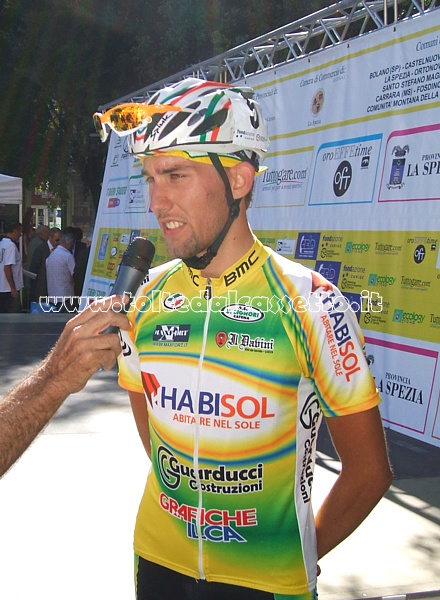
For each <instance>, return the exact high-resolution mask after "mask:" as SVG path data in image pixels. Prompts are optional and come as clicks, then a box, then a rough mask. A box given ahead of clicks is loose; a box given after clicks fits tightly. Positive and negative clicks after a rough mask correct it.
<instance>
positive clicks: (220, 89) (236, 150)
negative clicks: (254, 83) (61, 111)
mask: <svg viewBox="0 0 440 600" xmlns="http://www.w3.org/2000/svg"><path fill="white" fill-rule="evenodd" d="M252 96H253V90H252V88H248V87H239V86H235V85H231V84H227V83H218V82H214V81H204V80H203V79H196V78H190V79H184V80H182V81H179V82H178V83H176V84H175V85H173V86H170V87H165V88H163V89H161V90H160V91H158V92H157V93H156V94H154V96H152V97H151V98H150V99H149V100H148V101H147V102H144V103H128V104H121V105H119V106H115V107H114V108H111V109H110V110H108V111H107V112H105V113H104V114H101V113H95V114H94V115H93V117H94V121H95V126H96V128H97V131H98V132H99V133H100V135H101V139H102V141H105V140H106V139H107V137H108V135H109V130H110V129H112V130H114V131H115V132H116V133H117V134H118V135H119V136H124V137H125V136H127V146H128V151H129V152H130V153H131V154H135V155H137V156H151V155H160V154H164V155H173V156H181V157H183V158H188V159H190V160H195V161H199V162H204V163H209V164H212V165H213V166H214V167H215V168H216V169H217V171H218V173H219V175H220V177H221V178H222V181H223V184H224V186H225V194H226V201H227V204H228V207H229V215H228V219H227V221H226V222H225V224H224V227H223V229H222V231H221V232H220V233H219V234H218V236H217V237H216V239H215V240H213V242H212V244H211V245H210V246H209V247H208V249H207V251H206V252H205V254H203V256H193V257H191V258H187V259H184V262H185V263H186V264H187V265H188V266H189V267H191V268H196V269H204V268H205V267H206V266H207V265H208V264H209V263H210V261H211V260H212V259H213V258H214V257H215V256H216V254H217V251H218V249H219V246H220V244H221V243H222V242H223V240H224V238H225V236H226V234H227V232H228V231H229V228H230V227H231V225H232V223H233V221H234V220H235V219H236V218H237V217H238V215H239V213H240V202H241V199H234V197H233V194H232V190H231V186H230V183H229V180H228V177H227V175H226V172H225V167H233V166H234V165H236V164H237V162H239V161H247V162H250V163H251V164H252V165H253V166H254V168H255V170H256V171H257V172H258V171H259V170H260V168H259V161H260V159H261V158H262V157H263V156H264V154H265V152H266V151H267V148H268V145H269V138H268V134H267V125H266V121H265V120H264V118H263V115H262V112H261V108H260V105H259V104H258V102H255V101H254V100H253V99H252Z"/></svg>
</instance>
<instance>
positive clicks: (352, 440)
mask: <svg viewBox="0 0 440 600" xmlns="http://www.w3.org/2000/svg"><path fill="white" fill-rule="evenodd" d="M327 426H328V429H329V432H330V435H331V437H332V440H333V444H334V446H335V449H336V451H337V453H338V455H339V458H340V461H341V464H342V469H341V473H340V475H339V476H338V479H337V480H336V482H335V484H334V486H333V488H332V489H331V491H330V492H329V494H328V496H327V497H326V499H325V500H324V502H323V504H322V506H321V507H320V509H319V510H318V513H317V515H316V520H315V521H316V535H317V543H318V558H321V557H322V556H324V555H325V554H327V552H329V551H330V550H332V549H333V548H334V547H335V546H337V545H338V544H339V543H340V542H342V540H344V539H345V538H346V537H348V536H349V535H350V534H351V533H352V532H353V531H354V530H355V529H356V528H357V527H358V525H360V523H361V522H362V521H363V520H364V519H365V517H366V516H367V515H368V514H369V513H370V511H371V510H372V509H373V508H374V507H375V506H376V504H377V503H378V502H379V500H380V499H381V498H382V496H383V495H384V493H385V492H386V490H387V489H388V487H389V486H390V484H391V481H392V472H391V469H390V465H389V462H388V455H387V449H386V443H385V437H384V432H383V427H382V421H381V417H380V413H379V410H378V408H372V409H370V410H366V411H364V412H360V413H357V414H353V415H348V416H345V417H332V418H328V419H327Z"/></svg>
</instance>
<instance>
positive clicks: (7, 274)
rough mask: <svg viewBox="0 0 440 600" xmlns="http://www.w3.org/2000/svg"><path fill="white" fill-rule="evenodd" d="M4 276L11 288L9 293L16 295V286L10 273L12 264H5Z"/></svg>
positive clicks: (14, 296)
mask: <svg viewBox="0 0 440 600" xmlns="http://www.w3.org/2000/svg"><path fill="white" fill-rule="evenodd" d="M5 277H6V280H7V282H8V283H9V287H10V288H11V294H12V297H13V298H16V297H17V296H18V291H17V288H16V287H15V281H14V276H13V274H12V265H5Z"/></svg>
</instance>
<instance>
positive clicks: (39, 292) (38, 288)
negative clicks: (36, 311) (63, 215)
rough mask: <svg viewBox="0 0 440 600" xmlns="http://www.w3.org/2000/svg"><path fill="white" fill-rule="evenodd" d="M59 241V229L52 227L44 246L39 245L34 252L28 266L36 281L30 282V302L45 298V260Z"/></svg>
mask: <svg viewBox="0 0 440 600" xmlns="http://www.w3.org/2000/svg"><path fill="white" fill-rule="evenodd" d="M60 239H61V229H59V228H58V227H52V229H50V231H49V239H48V240H47V243H46V244H41V245H40V246H38V248H37V249H36V250H35V251H34V254H33V256H32V260H31V262H30V265H29V271H31V272H32V273H35V274H36V276H37V277H36V279H33V280H31V290H30V301H31V302H39V300H40V298H41V297H45V296H47V278H46V259H47V258H48V256H49V255H50V253H51V252H52V250H54V249H55V248H56V247H57V246H58V244H59V243H60Z"/></svg>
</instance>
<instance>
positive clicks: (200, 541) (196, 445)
mask: <svg viewBox="0 0 440 600" xmlns="http://www.w3.org/2000/svg"><path fill="white" fill-rule="evenodd" d="M205 298H206V315H205V322H204V324H203V338H202V348H201V351H200V357H199V364H198V371H197V394H196V398H197V399H198V398H199V396H200V390H201V379H202V373H203V361H204V359H205V352H206V343H207V339H208V327H209V319H210V316H211V304H212V288H211V279H210V278H208V279H207V281H206V288H205ZM195 413H196V415H195V417H196V423H195V440H194V456H193V463H194V473H195V476H196V481H197V489H198V496H199V497H198V506H197V522H196V530H197V540H198V548H199V553H198V554H199V556H198V563H199V564H198V567H199V575H200V579H205V570H204V568H203V538H202V524H201V520H202V509H203V494H202V486H201V481H200V478H199V434H200V418H199V402H198V401H197V402H196V410H195Z"/></svg>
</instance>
